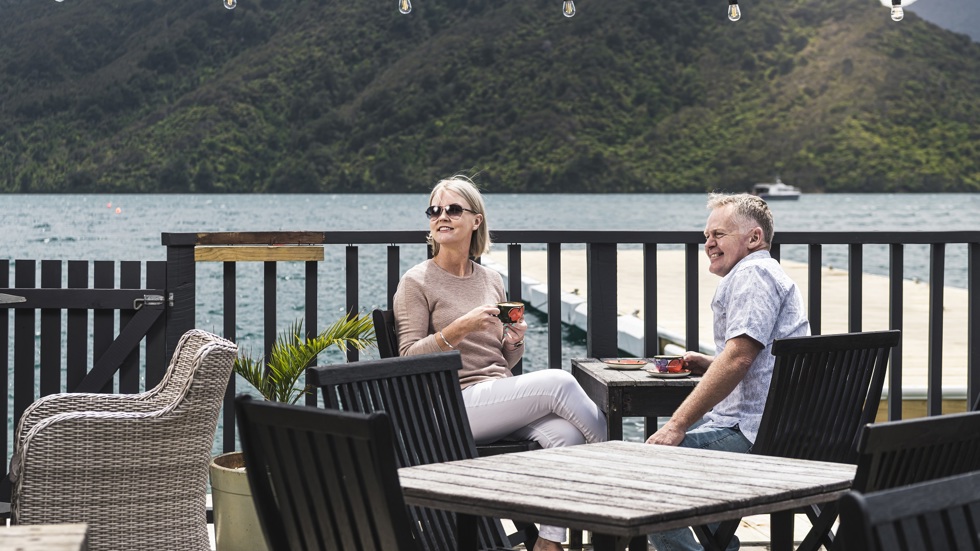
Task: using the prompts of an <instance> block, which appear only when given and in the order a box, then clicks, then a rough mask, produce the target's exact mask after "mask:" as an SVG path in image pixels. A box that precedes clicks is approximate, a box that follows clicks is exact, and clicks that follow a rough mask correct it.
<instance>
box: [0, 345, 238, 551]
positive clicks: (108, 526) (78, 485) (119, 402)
mask: <svg viewBox="0 0 980 551" xmlns="http://www.w3.org/2000/svg"><path fill="white" fill-rule="evenodd" d="M236 354H237V347H236V346H235V344H234V343H232V342H230V341H227V340H225V339H222V338H221V337H218V336H216V335H212V334H210V333H207V332H205V331H198V330H192V331H189V332H188V333H186V334H185V335H184V336H183V337H182V338H181V340H180V342H179V343H178V345H177V347H176V350H175V352H174V356H173V359H172V360H171V362H170V367H169V368H168V370H167V373H166V375H165V376H164V378H163V381H161V383H160V384H159V385H157V386H156V387H155V388H153V389H152V390H149V391H147V392H144V393H141V394H133V395H115V394H81V393H76V394H53V395H50V396H46V397H44V398H41V399H40V400H38V401H37V402H35V403H34V404H33V405H31V406H30V407H29V408H28V409H27V410H26V411H25V412H24V415H23V417H22V418H21V421H20V423H19V424H18V428H17V434H16V440H15V442H16V446H17V449H16V450H15V452H14V457H13V460H12V461H11V473H10V474H11V481H12V483H13V502H12V519H13V522H14V523H16V524H59V523H78V522H84V523H87V524H88V526H89V532H88V535H89V549H91V550H92V551H98V550H106V551H109V550H112V551H125V550H133V551H136V550H140V551H146V550H160V551H173V550H175V549H180V550H182V551H185V550H191V551H196V550H201V551H206V550H209V549H210V543H209V541H208V532H207V524H206V519H205V502H206V497H207V496H206V494H207V482H208V464H209V462H210V458H211V448H212V445H213V443H214V434H215V429H216V427H217V423H218V414H219V412H220V409H221V401H222V398H223V396H224V392H225V388H226V387H227V385H228V379H229V377H230V376H231V370H232V365H233V363H234V360H235V356H236Z"/></svg>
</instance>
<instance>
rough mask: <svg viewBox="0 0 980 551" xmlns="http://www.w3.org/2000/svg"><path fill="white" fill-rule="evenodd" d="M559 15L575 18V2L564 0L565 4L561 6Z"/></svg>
mask: <svg viewBox="0 0 980 551" xmlns="http://www.w3.org/2000/svg"><path fill="white" fill-rule="evenodd" d="M561 13H562V14H564V15H565V17H575V2H572V0H565V3H564V4H562V6H561Z"/></svg>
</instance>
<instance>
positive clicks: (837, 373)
mask: <svg viewBox="0 0 980 551" xmlns="http://www.w3.org/2000/svg"><path fill="white" fill-rule="evenodd" d="M900 338H901V332H900V331H876V332H866V333H847V334H841V335H816V336H808V337H794V338H788V339H777V340H776V341H775V342H774V343H773V345H772V353H773V355H774V356H775V357H776V364H775V368H774V369H773V375H772V383H771V385H770V387H769V394H768V398H767V401H766V407H765V411H764V413H763V416H762V422H761V426H760V427H759V435H758V437H757V438H756V442H755V445H754V446H753V448H752V452H753V453H758V454H763V455H775V456H782V457H795V458H800V459H812V460H817V461H834V462H839V463H854V462H855V461H856V460H857V451H856V442H857V435H858V432H859V430H860V428H861V427H862V426H864V425H865V424H867V423H870V422H872V421H873V420H874V418H875V415H876V414H877V411H878V404H879V402H880V401H881V389H882V387H883V386H884V381H885V370H886V368H887V366H888V358H889V355H890V354H891V350H892V348H893V347H894V346H895V345H897V344H898V342H899V339H900Z"/></svg>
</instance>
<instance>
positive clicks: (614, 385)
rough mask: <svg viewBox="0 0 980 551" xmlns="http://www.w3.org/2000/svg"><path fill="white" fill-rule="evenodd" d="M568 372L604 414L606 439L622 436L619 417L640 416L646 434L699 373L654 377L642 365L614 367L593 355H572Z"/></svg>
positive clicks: (688, 390) (677, 402) (684, 394)
mask: <svg viewBox="0 0 980 551" xmlns="http://www.w3.org/2000/svg"><path fill="white" fill-rule="evenodd" d="M572 375H573V376H574V377H575V380H577V381H578V384H579V385H581V386H582V388H583V389H585V393H586V394H588V395H589V398H592V401H593V402H595V403H596V404H597V405H598V406H599V409H601V410H602V411H603V413H605V414H606V423H607V424H608V425H607V429H608V435H609V436H608V438H609V440H622V439H623V417H644V418H645V419H646V435H647V436H649V435H651V434H653V432H654V431H655V430H656V427H657V421H656V419H657V417H670V416H671V415H673V413H674V410H675V409H677V406H679V405H681V402H683V401H684V398H686V397H687V395H688V394H690V393H691V390H692V389H693V388H694V387H695V386H696V385H697V384H698V382H699V381H700V380H701V377H686V378H684V379H656V378H654V377H651V376H650V374H649V373H647V372H646V371H645V370H643V369H638V370H626V371H624V370H616V369H609V368H608V366H607V365H606V364H604V363H602V362H601V361H599V360H598V359H596V358H575V359H572Z"/></svg>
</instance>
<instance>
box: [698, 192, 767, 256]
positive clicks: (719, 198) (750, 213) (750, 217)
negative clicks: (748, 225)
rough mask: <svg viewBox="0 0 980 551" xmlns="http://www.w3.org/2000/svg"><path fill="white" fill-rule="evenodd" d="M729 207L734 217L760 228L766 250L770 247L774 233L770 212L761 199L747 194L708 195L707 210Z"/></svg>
mask: <svg viewBox="0 0 980 551" xmlns="http://www.w3.org/2000/svg"><path fill="white" fill-rule="evenodd" d="M729 205H731V207H732V212H733V213H734V214H735V216H737V217H739V218H741V219H742V221H744V222H755V223H756V224H758V225H759V227H760V228H762V239H763V240H765V242H766V248H767V249H768V248H769V246H771V245H772V236H773V234H774V233H775V228H774V227H773V221H772V211H770V210H769V205H767V204H766V202H765V201H764V200H762V199H761V198H759V197H757V196H755V195H750V194H748V193H737V194H734V195H733V194H727V193H710V194H708V208H709V209H710V210H715V209H717V208H721V207H727V206H729Z"/></svg>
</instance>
